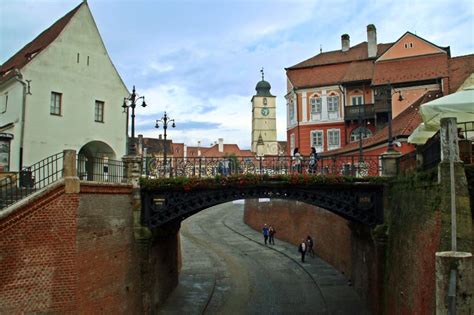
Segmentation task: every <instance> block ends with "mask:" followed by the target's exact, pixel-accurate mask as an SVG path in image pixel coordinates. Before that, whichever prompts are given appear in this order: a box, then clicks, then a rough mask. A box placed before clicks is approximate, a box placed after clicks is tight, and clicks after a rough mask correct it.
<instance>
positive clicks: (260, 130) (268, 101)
mask: <svg viewBox="0 0 474 315" xmlns="http://www.w3.org/2000/svg"><path fill="white" fill-rule="evenodd" d="M260 72H261V73H262V80H261V81H260V82H258V83H257V86H256V87H255V90H256V91H257V94H255V95H254V96H253V97H252V149H251V150H252V152H254V153H256V154H257V155H259V156H262V155H277V154H278V142H277V133H276V106H275V99H276V97H275V96H273V95H272V94H270V89H271V85H270V83H268V82H267V81H265V79H264V73H263V68H262V70H260Z"/></svg>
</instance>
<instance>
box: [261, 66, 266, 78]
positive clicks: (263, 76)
mask: <svg viewBox="0 0 474 315" xmlns="http://www.w3.org/2000/svg"><path fill="white" fill-rule="evenodd" d="M260 73H262V81H265V80H264V79H265V73H264V72H263V67H262V69H261V70H260Z"/></svg>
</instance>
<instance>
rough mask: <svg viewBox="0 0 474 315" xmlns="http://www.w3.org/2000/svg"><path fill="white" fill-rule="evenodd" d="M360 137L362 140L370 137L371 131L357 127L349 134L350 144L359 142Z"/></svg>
mask: <svg viewBox="0 0 474 315" xmlns="http://www.w3.org/2000/svg"><path fill="white" fill-rule="evenodd" d="M360 135H362V139H365V138H369V137H372V131H370V129H368V128H365V127H357V128H355V129H354V130H352V132H351V142H353V141H357V140H359V136H360Z"/></svg>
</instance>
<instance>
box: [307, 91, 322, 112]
mask: <svg viewBox="0 0 474 315" xmlns="http://www.w3.org/2000/svg"><path fill="white" fill-rule="evenodd" d="M309 102H310V104H311V114H317V113H321V108H322V102H321V97H320V96H319V95H318V94H314V95H313V96H312V97H311V98H310V101H309Z"/></svg>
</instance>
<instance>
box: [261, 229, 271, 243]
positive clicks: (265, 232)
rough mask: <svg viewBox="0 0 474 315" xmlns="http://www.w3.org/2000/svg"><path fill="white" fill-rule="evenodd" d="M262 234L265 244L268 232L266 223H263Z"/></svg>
mask: <svg viewBox="0 0 474 315" xmlns="http://www.w3.org/2000/svg"><path fill="white" fill-rule="evenodd" d="M262 234H263V240H264V241H265V245H267V241H268V235H269V234H270V231H269V230H268V226H267V224H264V225H263V229H262Z"/></svg>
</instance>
